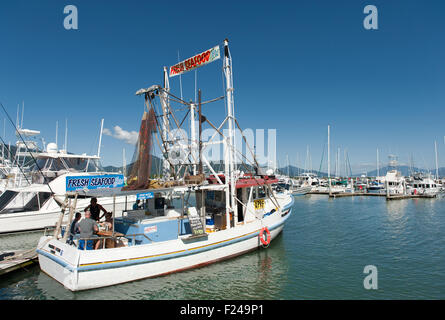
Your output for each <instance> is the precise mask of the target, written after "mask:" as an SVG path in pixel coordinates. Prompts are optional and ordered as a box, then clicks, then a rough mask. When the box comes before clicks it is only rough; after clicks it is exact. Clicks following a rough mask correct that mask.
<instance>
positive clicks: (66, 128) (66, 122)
mask: <svg viewBox="0 0 445 320" xmlns="http://www.w3.org/2000/svg"><path fill="white" fill-rule="evenodd" d="M64 149H65V151H66V152H67V153H68V119H67V118H65V146H64Z"/></svg>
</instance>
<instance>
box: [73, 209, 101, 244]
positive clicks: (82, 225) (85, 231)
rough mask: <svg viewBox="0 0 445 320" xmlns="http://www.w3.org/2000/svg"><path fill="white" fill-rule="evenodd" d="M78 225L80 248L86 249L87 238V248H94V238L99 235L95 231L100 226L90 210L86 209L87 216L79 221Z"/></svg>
mask: <svg viewBox="0 0 445 320" xmlns="http://www.w3.org/2000/svg"><path fill="white" fill-rule="evenodd" d="M78 226H79V231H80V236H79V238H80V240H79V249H81V250H83V249H84V247H85V240H86V247H87V248H86V249H87V250H92V249H93V242H94V241H93V239H92V238H95V237H97V235H96V234H94V233H95V232H98V231H99V228H98V227H97V224H96V221H95V220H93V219H91V212H90V210H86V211H85V218H84V219H82V220H81V221H80V222H79V223H78Z"/></svg>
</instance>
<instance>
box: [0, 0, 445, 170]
mask: <svg viewBox="0 0 445 320" xmlns="http://www.w3.org/2000/svg"><path fill="white" fill-rule="evenodd" d="M68 4H73V5H75V6H77V8H78V13H79V24H78V30H65V29H64V27H63V20H64V18H65V16H66V15H65V14H64V13H63V8H64V6H65V5H68ZM367 4H372V5H375V6H376V7H377V9H378V30H366V29H365V28H364V27H363V19H364V18H365V16H366V14H364V13H363V9H364V7H365V6H366V5H367ZM444 12H445V2H443V1H409V0H408V1H407V0H404V1H395V0H392V1H388V0H386V1H376V0H369V1H359V0H350V1H342V0H338V1H328V0H325V1H209V2H196V1H177V2H176V1H95V0H90V1H74V0H73V1H71V0H67V1H66V2H62V1H56V0H54V1H8V2H5V1H2V2H1V4H0V101H1V102H2V103H3V105H4V106H5V107H6V108H7V109H8V111H9V113H10V115H11V117H12V118H13V119H14V120H15V117H16V111H17V104H19V103H20V104H21V103H22V101H25V114H24V127H26V128H30V129H37V130H41V132H42V135H43V136H44V137H45V140H46V141H47V142H49V141H54V139H55V126H56V125H55V123H56V121H59V133H60V135H59V145H61V144H62V143H61V141H63V132H64V124H65V118H68V129H69V138H68V148H69V151H71V152H79V153H82V152H86V153H89V154H91V153H95V152H96V149H97V142H98V134H99V125H100V119H101V118H105V127H106V128H108V129H112V128H113V127H114V126H116V125H118V126H120V127H121V128H122V129H124V130H126V131H137V130H138V128H139V121H140V116H141V112H142V108H143V101H142V99H141V98H139V97H136V96H135V95H134V93H135V92H136V90H138V89H139V88H142V87H147V86H149V85H151V84H154V83H159V84H161V80H162V67H163V66H170V65H172V64H174V63H176V62H177V58H178V50H179V53H180V56H181V58H186V57H190V56H192V55H194V54H196V53H199V52H202V51H204V50H206V49H208V48H210V47H213V46H214V45H216V44H220V43H222V41H223V40H224V39H225V38H228V39H229V40H230V49H231V53H232V56H233V64H234V86H235V108H236V115H237V117H238V119H239V121H240V123H241V125H242V126H243V127H244V128H253V129H255V128H261V129H268V128H274V129H277V140H278V146H277V149H278V160H279V161H280V165H285V162H286V154H288V155H289V159H290V162H291V164H295V161H296V155H297V153H298V154H299V157H300V166H302V165H303V164H302V162H304V159H305V156H306V146H307V145H309V146H310V150H311V157H312V163H313V168H315V169H318V167H319V165H320V159H321V155H322V148H323V145H324V143H325V141H326V130H327V125H328V124H330V125H331V144H332V159H334V155H333V153H334V151H335V150H336V148H337V146H340V147H341V148H342V149H341V150H342V151H341V152H342V153H343V150H344V148H347V149H348V152H349V157H350V161H351V163H352V165H353V171H355V172H358V171H360V170H362V169H368V170H372V169H374V168H375V158H376V148H379V149H380V159H381V161H382V162H383V163H386V159H387V155H388V154H389V153H394V154H397V155H398V156H399V160H400V162H402V163H407V162H408V161H409V156H410V155H411V154H412V155H413V158H414V164H415V165H417V166H419V167H428V168H432V167H434V140H437V142H438V147H439V165H440V166H445V145H444V135H445V130H444V127H443V125H444V122H445V117H444V116H445V90H444V89H445V19H444V18H443V16H444ZM220 68H221V63H220V62H218V63H215V64H212V65H209V66H206V67H204V68H201V69H200V70H199V72H198V87H199V88H201V89H202V90H203V99H204V100H206V99H210V98H214V97H217V96H220V95H221V94H222V76H221V72H220ZM171 85H172V88H173V90H174V91H175V92H176V94H178V95H179V81H178V78H177V77H176V78H173V79H172V80H171ZM183 85H184V97H185V98H187V99H192V98H194V73H193V72H192V73H189V74H187V75H185V76H184V77H183ZM219 106H220V107H222V105H219ZM208 112H209V113H212V114H213V113H214V111H208ZM2 116H3V115H2ZM0 119H1V118H0ZM2 123H3V122H2V121H1V122H0V124H2ZM2 131H3V130H2ZM6 131H7V133H6V140H7V141H11V142H14V141H15V138H14V137H13V131H12V129H11V127H10V126H8V127H7V130H6ZM102 142H103V143H102V157H103V163H104V164H105V165H108V164H113V165H121V163H122V148H123V147H125V148H126V152H127V155H128V160H130V158H131V155H132V153H133V147H132V146H130V145H128V144H125V143H124V142H123V141H121V140H117V139H115V138H113V137H111V136H106V135H104V136H103V141H102ZM332 161H334V160H332ZM366 164H368V166H366ZM333 166H334V163H333V162H332V165H331V167H333ZM323 167H324V168H326V164H324V165H323Z"/></svg>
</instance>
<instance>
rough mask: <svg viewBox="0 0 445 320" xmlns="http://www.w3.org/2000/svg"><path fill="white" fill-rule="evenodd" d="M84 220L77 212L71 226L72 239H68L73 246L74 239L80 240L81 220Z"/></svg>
mask: <svg viewBox="0 0 445 320" xmlns="http://www.w3.org/2000/svg"><path fill="white" fill-rule="evenodd" d="M80 218H82V214H81V213H80V212H76V217H75V218H74V220H73V222H72V223H71V226H70V237H69V239H68V243H70V244H72V243H73V240H74V238H76V239H78V238H79V233H80V231H79V220H80Z"/></svg>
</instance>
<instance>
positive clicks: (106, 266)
mask: <svg viewBox="0 0 445 320" xmlns="http://www.w3.org/2000/svg"><path fill="white" fill-rule="evenodd" d="M293 204H294V200H293V198H292V201H291V203H290V204H289V205H287V206H286V207H284V208H282V211H286V210H287V209H290V210H289V212H288V213H287V214H286V215H285V216H284V217H283V219H282V220H281V221H280V222H278V223H276V224H274V225H272V226H270V227H269V231H272V230H274V229H276V228H279V227H280V226H282V225H283V224H284V223H285V221H286V220H287V219H288V218H289V216H290V214H291V212H292V209H291V208H292V205H293ZM258 235H259V231H255V232H252V233H250V234H247V235H245V236H241V237H239V238H235V239H232V240H229V241H227V240H224V242H222V243H216V244H209V245H207V246H205V247H202V248H198V249H194V248H190V249H187V250H185V251H182V252H177V253H167V254H165V256H162V255H161V256H156V257H147V258H141V259H138V260H127V261H119V262H103V263H98V264H95V265H93V264H92V265H85V266H79V267H77V268H76V267H72V266H71V265H69V264H67V263H66V262H64V261H63V260H61V259H59V258H57V257H56V256H54V255H52V254H50V253H48V252H46V251H43V250H40V249H38V250H36V251H37V253H38V254H41V255H43V256H45V257H47V258H49V259H51V260H53V261H54V262H56V263H58V264H60V265H61V266H62V267H64V268H66V269H68V270H69V271H71V272H73V271H75V270H77V271H78V272H85V271H92V270H101V269H111V268H120V267H126V266H131V265H139V264H145V263H151V262H157V261H163V260H169V259H174V258H179V257H183V256H189V255H194V254H198V253H202V252H206V251H209V250H214V249H216V248H221V247H225V246H229V245H232V244H235V243H239V242H242V241H246V240H249V239H251V238H254V237H257V236H258ZM135 259H137V258H135Z"/></svg>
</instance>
